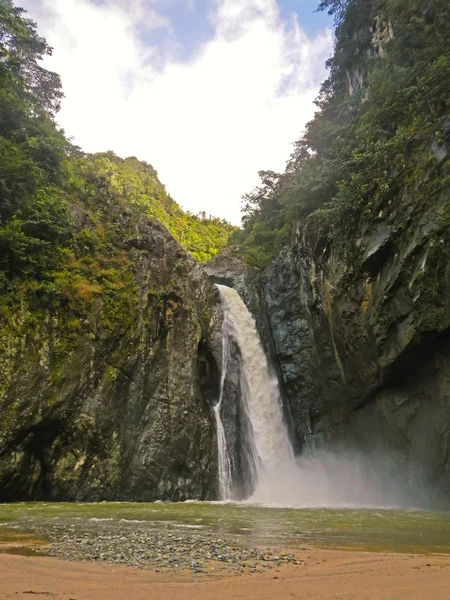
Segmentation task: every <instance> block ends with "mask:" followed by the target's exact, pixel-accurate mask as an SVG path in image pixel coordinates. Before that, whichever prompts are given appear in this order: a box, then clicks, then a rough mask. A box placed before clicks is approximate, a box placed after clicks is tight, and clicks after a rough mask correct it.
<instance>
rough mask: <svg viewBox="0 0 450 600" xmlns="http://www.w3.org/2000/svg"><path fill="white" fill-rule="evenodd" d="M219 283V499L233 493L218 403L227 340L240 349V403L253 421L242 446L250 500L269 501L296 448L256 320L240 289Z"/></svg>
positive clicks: (293, 458) (217, 413) (217, 416)
mask: <svg viewBox="0 0 450 600" xmlns="http://www.w3.org/2000/svg"><path fill="white" fill-rule="evenodd" d="M217 287H218V289H219V292H220V296H221V300H222V306H223V312H224V321H223V325H222V347H223V357H224V358H223V359H222V380H221V386H220V399H219V402H218V404H217V405H216V407H215V411H214V412H215V414H216V421H217V438H218V450H219V479H220V490H221V496H222V499H227V498H230V492H231V482H230V479H229V477H230V468H229V465H230V463H229V456H228V451H227V446H226V441H225V435H224V429H223V424H222V422H221V418H220V408H221V405H222V400H223V388H224V382H225V378H226V363H227V360H228V353H229V346H230V341H231V340H234V341H235V342H236V343H237V345H238V347H239V351H240V391H241V406H242V410H243V411H244V414H245V415H246V417H247V418H248V421H249V423H250V425H251V431H250V432H249V439H248V440H247V450H246V451H247V452H248V453H249V456H248V459H249V460H248V463H249V465H250V468H251V474H250V476H251V478H252V484H253V487H254V490H255V491H254V494H253V496H252V500H257V501H261V502H269V501H271V500H272V498H273V493H274V492H276V487H277V480H278V475H279V473H280V471H283V472H285V471H286V469H289V468H291V469H295V457H294V452H293V450H292V446H291V443H290V440H289V436H288V433H287V430H286V426H285V424H284V421H283V411H282V405H281V398H280V394H279V390H278V383H277V380H276V379H275V378H274V377H271V375H270V372H269V365H268V363H267V359H266V355H265V353H264V350H263V348H262V345H261V342H260V339H259V336H258V332H257V330H256V324H255V321H254V319H253V317H252V315H251V314H250V312H249V310H248V309H247V307H246V306H245V304H244V302H243V301H242V299H241V298H240V296H239V294H238V293H237V292H236V291H235V290H233V289H232V288H229V287H226V286H222V285H218V286H217ZM225 454H226V456H225Z"/></svg>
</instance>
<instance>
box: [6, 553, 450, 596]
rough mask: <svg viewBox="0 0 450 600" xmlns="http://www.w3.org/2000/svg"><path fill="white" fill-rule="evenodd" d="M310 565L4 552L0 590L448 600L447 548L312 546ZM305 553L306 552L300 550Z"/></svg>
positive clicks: (54, 593) (59, 593)
mask: <svg viewBox="0 0 450 600" xmlns="http://www.w3.org/2000/svg"><path fill="white" fill-rule="evenodd" d="M309 552H310V557H311V558H310V559H307V560H306V565H302V566H294V565H289V566H286V567H282V568H280V569H279V570H276V571H275V570H273V571H271V572H270V573H264V574H254V575H242V576H238V575H236V574H231V575H229V574H225V575H224V574H218V575H214V574H207V575H206V574H202V575H193V574H191V573H175V574H173V575H169V574H163V573H155V572H154V571H144V570H140V569H137V568H134V567H127V566H115V565H107V564H97V563H82V562H67V561H63V560H59V559H56V558H48V557H27V556H16V555H12V554H0V598H1V600H4V599H9V598H14V599H17V598H23V599H26V600H32V598H49V599H50V600H53V599H58V600H59V599H61V600H91V599H92V600H144V599H145V600H169V599H170V600H172V599H173V600H193V599H195V600H240V599H242V600H244V599H245V600H253V599H254V600H276V599H289V600H291V599H293V598H298V599H302V600H304V599H309V598H320V599H334V600H335V599H339V600H341V599H346V600H347V599H352V600H353V599H358V600H368V599H371V600H373V599H377V600H378V599H380V600H381V599H382V600H403V599H405V600H414V599H417V600H419V599H420V600H426V599H430V600H441V599H442V600H444V599H445V600H449V599H450V556H448V555H431V556H424V555H408V554H392V553H374V552H362V551H361V552H359V551H350V550H348V551H347V550H318V549H311V550H310V551H309ZM302 556H303V558H304V553H302Z"/></svg>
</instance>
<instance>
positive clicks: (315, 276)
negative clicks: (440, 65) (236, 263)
mask: <svg viewBox="0 0 450 600" xmlns="http://www.w3.org/2000/svg"><path fill="white" fill-rule="evenodd" d="M449 201H450V198H449V194H448V190H446V189H445V188H444V189H442V190H441V192H440V193H439V194H438V195H436V197H435V198H433V199H432V201H430V202H429V203H428V205H427V206H426V207H425V208H424V207H423V206H420V205H419V206H418V205H417V202H415V201H414V198H413V197H412V196H411V195H409V194H407V193H406V192H405V193H404V195H403V197H402V198H401V199H399V200H398V201H397V203H396V204H395V205H393V206H392V207H389V209H388V210H385V211H384V212H383V211H380V214H379V216H378V218H377V219H375V220H373V221H371V222H361V223H360V225H359V229H358V232H357V235H356V236H355V237H354V238H353V239H349V240H348V241H347V244H346V245H340V246H339V245H338V244H337V243H336V242H335V243H333V242H331V241H330V239H329V237H328V236H327V235H326V232H325V231H324V230H323V228H322V226H321V224H320V222H319V221H317V220H314V219H310V220H309V222H307V223H306V224H303V225H301V226H300V225H299V226H298V227H297V229H296V231H295V232H294V235H293V237H292V239H291V241H290V243H288V244H286V245H285V247H284V248H283V249H282V250H281V252H280V253H279V254H278V256H277V258H276V260H275V261H274V263H273V264H272V265H271V266H270V267H269V269H268V270H267V271H266V273H265V274H264V279H263V289H264V297H265V303H266V307H267V314H268V317H269V322H270V327H271V330H272V335H273V340H274V344H275V349H276V355H277V360H278V363H279V365H280V371H281V377H282V383H283V387H284V391H285V394H286V396H287V397H288V399H289V404H290V407H291V412H292V415H293V420H294V424H295V433H296V437H297V439H298V440H299V444H300V446H303V447H305V446H313V447H325V448H339V447H351V448H358V450H359V451H361V452H367V453H370V452H373V451H374V450H375V448H383V450H384V451H385V452H386V453H387V454H388V455H389V456H390V457H392V459H393V460H395V462H396V464H397V465H398V468H399V469H403V470H404V471H406V472H407V475H408V477H409V479H410V480H411V481H416V480H418V478H419V474H420V478H421V481H422V484H427V485H430V486H433V487H434V488H436V489H439V490H440V492H441V493H443V494H442V496H443V498H446V499H447V500H446V501H447V502H448V498H450V453H449V436H450V387H449V381H450V363H449V349H450V227H449V221H448V214H449V212H448V209H449V204H450V202H449ZM444 502H445V500H444Z"/></svg>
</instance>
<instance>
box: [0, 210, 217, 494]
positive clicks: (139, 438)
mask: <svg viewBox="0 0 450 600" xmlns="http://www.w3.org/2000/svg"><path fill="white" fill-rule="evenodd" d="M130 227H131V225H130ZM123 249H124V251H125V252H126V255H127V257H128V259H129V261H130V265H132V266H131V267H130V268H131V271H132V272H131V276H132V279H133V281H134V285H135V290H136V297H135V302H134V303H133V304H132V305H131V308H130V309H129V312H128V313H127V314H126V315H120V318H119V319H117V320H113V321H112V322H110V323H108V324H106V323H105V312H106V311H107V307H106V305H105V303H106V301H107V297H105V298H103V299H102V300H99V301H98V303H95V304H94V306H93V308H92V311H91V313H90V314H89V315H88V317H87V318H86V319H85V321H84V322H83V323H82V324H81V329H80V328H78V329H77V330H76V334H70V327H71V325H70V324H71V323H72V321H73V315H71V314H70V313H67V311H66V312H63V311H58V310H50V309H49V310H48V311H45V310H42V311H40V312H39V313H37V312H36V310H34V309H32V308H31V307H29V306H27V305H23V306H20V307H19V306H18V307H17V312H16V314H15V315H14V318H13V319H10V320H8V322H7V323H6V324H4V325H3V326H2V329H1V337H0V344H1V351H0V373H1V379H0V413H1V415H2V418H1V419H0V457H1V460H0V501H10V500H30V499H44V498H45V499H64V500H81V499H89V500H108V499H110V500H112V499H121V500H126V499H130V500H131V499H133V500H154V499H156V498H161V499H172V500H181V499H186V498H194V497H195V498H209V497H211V496H214V494H215V478H216V460H215V452H216V451H215V432H214V428H213V424H212V421H211V416H210V414H211V413H210V407H209V405H208V399H209V397H210V394H211V386H213V385H214V376H213V374H214V369H215V363H214V360H213V358H212V355H211V353H210V351H209V350H208V346H207V342H206V341H205V340H206V338H207V336H208V331H209V326H210V320H211V316H212V311H213V302H214V299H213V294H212V286H211V284H210V282H209V280H208V278H207V276H206V275H205V274H204V272H203V271H202V270H201V268H200V267H199V266H198V265H197V264H196V263H195V262H194V261H193V260H192V259H191V258H190V257H189V255H188V254H187V253H186V252H185V251H184V250H183V249H182V248H181V247H180V246H179V245H178V243H177V242H175V240H174V239H173V238H172V236H171V235H170V234H169V233H168V232H167V231H166V230H165V229H164V227H162V226H161V225H160V224H159V223H157V222H153V223H152V222H149V221H147V220H146V219H144V218H143V219H141V220H140V221H139V222H138V223H137V224H136V225H135V226H134V235H130V236H129V237H128V239H127V240H126V241H124V248H123ZM72 324H73V323H72ZM76 325H77V326H78V324H76ZM74 326H75V325H74ZM69 343H70V348H69V350H68V351H67V352H66V353H65V356H64V361H63V364H59V363H58V356H59V352H58V351H59V349H60V348H61V346H64V345H66V346H67V345H69Z"/></svg>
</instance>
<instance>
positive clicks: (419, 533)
mask: <svg viewBox="0 0 450 600" xmlns="http://www.w3.org/2000/svg"><path fill="white" fill-rule="evenodd" d="M89 523H92V524H94V523H95V524H96V526H97V527H98V526H104V527H105V528H107V529H109V528H112V527H117V526H120V527H124V526H125V527H127V528H130V529H132V528H133V527H140V528H142V527H151V528H158V529H170V530H179V531H187V530H189V531H191V532H192V533H194V532H198V533H199V534H201V533H202V532H205V533H206V532H208V533H210V532H213V533H214V534H215V535H222V536H233V537H234V538H236V539H239V538H241V539H242V541H245V542H247V543H251V544H254V545H258V544H264V545H272V546H282V547H285V548H288V547H289V548H299V547H302V546H305V545H307V546H310V545H313V546H321V547H334V548H336V547H349V548H361V549H366V550H383V551H395V552H421V553H422V552H445V553H450V513H449V512H425V511H407V510H386V509H376V510H373V509H352V508H348V509H319V508H311V509H296V508H286V507H266V506H258V505H251V504H245V503H225V504H222V503H212V502H184V503H168V502H155V503H126V502H123V503H122V502H121V503H114V502H102V503H20V504H3V505H0V526H3V527H1V528H0V541H4V539H2V538H3V537H4V534H2V532H4V531H6V529H5V527H4V526H7V527H8V530H10V529H9V528H10V527H13V528H14V529H16V530H17V531H18V532H20V531H35V530H36V529H39V530H40V531H43V530H45V528H51V527H52V525H55V524H58V526H61V525H63V526H67V528H71V529H72V528H74V527H76V526H77V525H83V526H86V525H88V524H89Z"/></svg>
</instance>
